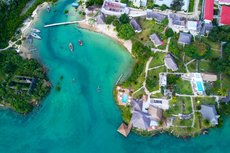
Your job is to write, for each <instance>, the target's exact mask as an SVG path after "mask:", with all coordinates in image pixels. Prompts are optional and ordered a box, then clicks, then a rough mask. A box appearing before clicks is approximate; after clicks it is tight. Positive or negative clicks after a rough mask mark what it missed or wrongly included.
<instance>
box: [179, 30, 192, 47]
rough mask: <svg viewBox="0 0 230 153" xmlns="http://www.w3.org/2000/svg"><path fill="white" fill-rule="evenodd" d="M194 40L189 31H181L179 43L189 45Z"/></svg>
mask: <svg viewBox="0 0 230 153" xmlns="http://www.w3.org/2000/svg"><path fill="white" fill-rule="evenodd" d="M191 42H192V35H191V34H188V33H184V32H181V33H180V36H179V39H178V43H179V44H183V45H189V44H191Z"/></svg>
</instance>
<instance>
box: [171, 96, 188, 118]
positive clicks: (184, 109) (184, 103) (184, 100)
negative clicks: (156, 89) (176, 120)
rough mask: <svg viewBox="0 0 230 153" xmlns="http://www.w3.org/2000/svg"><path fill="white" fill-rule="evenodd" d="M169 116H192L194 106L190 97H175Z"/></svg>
mask: <svg viewBox="0 0 230 153" xmlns="http://www.w3.org/2000/svg"><path fill="white" fill-rule="evenodd" d="M169 104H170V109H169V110H168V113H169V114H171V115H172V114H174V115H177V114H179V113H183V114H190V113H192V105H191V99H190V97H175V98H174V99H172V100H170V102H169Z"/></svg>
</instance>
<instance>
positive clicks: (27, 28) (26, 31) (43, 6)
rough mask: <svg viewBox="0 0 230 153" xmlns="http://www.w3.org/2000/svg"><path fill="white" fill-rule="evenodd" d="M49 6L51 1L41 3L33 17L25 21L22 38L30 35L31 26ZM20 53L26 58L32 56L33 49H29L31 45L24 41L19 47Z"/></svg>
mask: <svg viewBox="0 0 230 153" xmlns="http://www.w3.org/2000/svg"><path fill="white" fill-rule="evenodd" d="M48 6H49V3H47V2H44V3H42V4H41V5H39V6H38V7H37V8H36V9H35V10H34V11H33V13H32V15H31V17H32V19H27V20H26V21H24V23H23V26H22V27H21V32H22V38H26V37H28V35H29V34H30V32H31V28H32V27H33V24H34V23H35V22H36V21H37V20H38V19H39V14H40V13H41V12H42V11H43V10H44V9H47V7H48ZM17 48H18V49H17V50H18V51H19V53H20V55H21V56H22V57H24V58H28V59H30V58H32V54H31V51H29V47H28V44H27V42H26V41H23V42H22V45H20V46H18V47H17Z"/></svg>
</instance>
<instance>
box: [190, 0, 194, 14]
mask: <svg viewBox="0 0 230 153" xmlns="http://www.w3.org/2000/svg"><path fill="white" fill-rule="evenodd" d="M194 2H195V0H190V1H189V8H188V11H189V12H193V9H194Z"/></svg>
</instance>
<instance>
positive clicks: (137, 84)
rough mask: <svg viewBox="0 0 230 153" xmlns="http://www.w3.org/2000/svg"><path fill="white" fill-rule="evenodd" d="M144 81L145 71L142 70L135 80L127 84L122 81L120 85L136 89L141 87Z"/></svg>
mask: <svg viewBox="0 0 230 153" xmlns="http://www.w3.org/2000/svg"><path fill="white" fill-rule="evenodd" d="M144 81H145V72H144V71H143V72H142V73H141V75H140V76H139V77H138V79H137V80H136V81H135V82H132V83H131V84H128V85H127V84H126V83H124V84H123V85H122V86H123V87H125V88H131V89H132V90H133V91H136V90H137V89H139V88H140V87H142V85H143V82H144Z"/></svg>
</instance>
